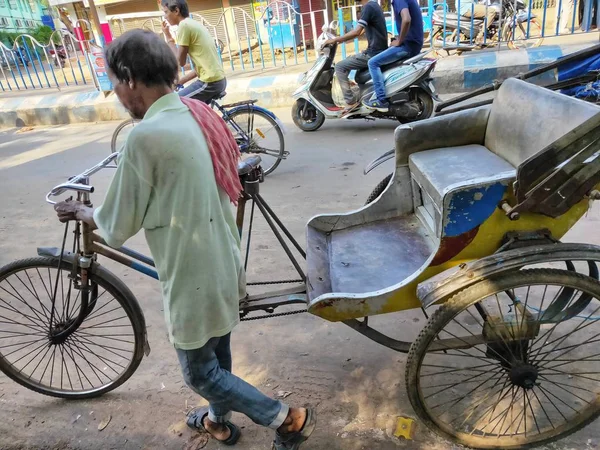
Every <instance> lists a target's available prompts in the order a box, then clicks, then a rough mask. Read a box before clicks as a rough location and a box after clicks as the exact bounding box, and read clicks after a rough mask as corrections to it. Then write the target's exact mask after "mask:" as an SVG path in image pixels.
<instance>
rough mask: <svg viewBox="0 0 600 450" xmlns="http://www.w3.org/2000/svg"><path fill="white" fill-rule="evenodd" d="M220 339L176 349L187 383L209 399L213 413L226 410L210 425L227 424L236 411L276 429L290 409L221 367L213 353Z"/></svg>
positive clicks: (284, 419) (286, 416)
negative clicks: (187, 348)
mask: <svg viewBox="0 0 600 450" xmlns="http://www.w3.org/2000/svg"><path fill="white" fill-rule="evenodd" d="M220 339H222V338H213V339H211V340H210V341H208V343H207V344H206V345H205V346H204V347H202V348H199V349H195V350H181V349H176V350H177V357H178V358H179V362H180V364H181V368H182V371H183V377H184V380H185V382H186V384H187V385H188V386H189V387H190V388H191V389H192V390H193V391H194V392H196V393H197V394H199V395H201V396H202V397H204V398H205V399H206V400H208V402H209V404H210V408H211V410H212V411H216V412H218V413H219V414H222V413H223V412H226V411H227V412H226V413H225V414H224V415H219V416H217V415H216V414H214V415H213V414H211V415H210V420H211V421H212V422H215V423H224V422H227V421H228V420H229V418H230V415H231V412H230V411H237V412H240V413H242V414H245V415H246V416H248V417H249V418H250V419H251V420H252V421H253V422H255V423H257V424H259V425H263V426H266V427H269V428H272V429H275V430H276V429H278V428H279V427H280V426H281V425H283V424H284V422H285V421H286V418H288V413H289V411H290V408H289V406H287V405H285V404H283V403H281V402H280V401H278V400H274V399H272V398H269V397H267V396H266V395H264V394H263V393H262V392H260V391H259V390H258V389H256V388H255V387H254V386H252V385H250V384H248V383H246V382H245V381H244V380H242V379H240V378H238V377H236V376H235V375H233V374H232V373H231V372H229V371H228V370H225V369H224V368H222V367H221V366H220V365H219V360H218V358H217V355H216V352H215V349H216V347H217V346H218V345H219V341H220ZM209 414H210V413H209Z"/></svg>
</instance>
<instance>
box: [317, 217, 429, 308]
mask: <svg viewBox="0 0 600 450" xmlns="http://www.w3.org/2000/svg"><path fill="white" fill-rule="evenodd" d="M307 240H308V243H309V248H310V249H311V252H310V261H309V264H308V267H309V271H310V270H311V268H317V267H318V268H319V269H318V272H319V273H321V275H320V276H316V277H311V278H310V280H311V281H310V283H311V286H310V290H311V292H312V294H311V297H314V296H318V295H321V294H322V293H327V292H349V293H352V294H364V293H367V292H373V291H378V290H380V289H385V288H387V287H389V286H391V285H393V284H396V283H397V282H398V280H403V279H405V278H407V277H409V276H410V275H412V274H413V273H414V272H416V271H418V270H419V268H420V267H421V266H422V265H423V264H424V263H425V261H426V260H427V258H429V256H430V255H431V253H432V252H433V251H434V249H435V247H434V241H433V239H432V238H431V235H430V233H429V232H428V230H427V229H426V228H425V227H423V225H422V224H421V222H420V221H419V219H418V218H417V217H416V216H415V215H412V214H411V215H408V216H404V217H396V218H393V219H387V220H379V221H376V222H372V223H367V224H364V225H360V226H355V227H350V228H345V229H341V230H339V231H333V232H331V233H323V232H320V231H319V230H316V229H314V228H309V230H308V236H307ZM309 273H310V272H309ZM324 275H325V276H324Z"/></svg>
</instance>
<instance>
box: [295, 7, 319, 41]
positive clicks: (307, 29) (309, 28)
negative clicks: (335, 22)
mask: <svg viewBox="0 0 600 450" xmlns="http://www.w3.org/2000/svg"><path fill="white" fill-rule="evenodd" d="M298 3H299V6H300V13H301V14H302V20H303V22H304V37H305V38H306V42H307V43H309V42H312V41H313V23H312V15H311V14H310V12H311V11H318V12H315V14H314V16H315V23H314V31H315V34H316V35H317V36H319V35H320V34H321V32H322V31H321V29H322V28H323V24H324V23H325V20H324V15H323V12H322V11H323V10H324V9H325V0H299V1H298ZM298 25H300V24H298ZM300 37H301V38H302V30H300Z"/></svg>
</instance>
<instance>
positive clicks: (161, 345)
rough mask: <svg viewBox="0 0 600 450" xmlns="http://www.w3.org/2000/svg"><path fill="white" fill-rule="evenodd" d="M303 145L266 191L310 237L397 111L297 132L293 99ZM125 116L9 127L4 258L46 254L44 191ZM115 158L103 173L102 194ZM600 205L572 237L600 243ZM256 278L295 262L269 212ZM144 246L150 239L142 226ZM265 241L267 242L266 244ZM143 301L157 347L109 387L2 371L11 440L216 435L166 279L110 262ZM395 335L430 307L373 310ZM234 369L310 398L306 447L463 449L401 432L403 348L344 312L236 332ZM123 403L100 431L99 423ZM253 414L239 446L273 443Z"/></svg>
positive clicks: (100, 445) (348, 201)
mask: <svg viewBox="0 0 600 450" xmlns="http://www.w3.org/2000/svg"><path fill="white" fill-rule="evenodd" d="M277 113H278V114H279V115H280V117H282V118H283V119H284V121H285V122H286V123H287V124H288V135H287V144H288V150H290V152H291V155H290V157H289V160H287V161H284V162H283V163H282V165H281V166H280V167H279V168H278V169H277V170H276V172H275V173H274V174H273V175H272V176H271V177H269V178H268V180H267V181H266V182H265V183H264V184H263V185H262V193H263V194H264V197H265V198H266V199H267V200H268V201H269V202H270V203H271V205H272V206H273V208H274V209H275V210H276V211H277V212H278V213H279V214H280V216H281V217H282V218H283V219H284V221H285V223H286V224H288V225H289V227H290V229H291V231H292V232H293V234H294V235H295V236H296V237H297V238H298V239H299V240H300V241H301V242H303V227H304V224H305V223H306V221H307V220H308V219H309V218H310V217H311V216H312V215H314V214H318V213H322V212H332V211H343V210H348V209H352V208H355V207H358V206H360V205H361V204H362V203H363V202H364V200H365V198H366V197H367V195H368V194H369V192H370V191H371V189H372V188H373V187H374V186H375V185H376V184H377V183H378V182H379V181H380V180H381V179H382V178H383V177H384V176H385V175H386V174H387V173H388V172H389V170H390V169H391V168H390V166H389V165H387V166H385V167H380V168H379V169H377V171H376V172H375V173H372V174H369V175H368V176H364V175H363V174H362V168H363V166H364V165H365V163H367V162H368V161H369V160H370V159H372V158H374V157H376V156H378V155H379V154H380V153H382V152H383V151H385V150H387V149H389V148H391V146H392V139H393V134H392V132H393V129H394V124H392V123H385V122H377V123H363V122H351V123H341V122H338V123H331V124H326V125H325V126H324V128H323V129H322V130H320V131H319V132H317V133H313V134H303V133H300V132H298V131H297V130H296V129H295V128H294V127H293V125H292V124H291V121H290V120H289V117H288V115H289V112H288V111H287V110H282V111H277ZM115 125H116V124H102V125H85V126H70V127H55V128H45V129H36V130H34V131H30V132H27V133H23V134H15V132H14V131H4V132H1V133H0V192H2V197H1V198H0V249H1V251H0V265H1V264H5V263H8V262H9V261H12V260H14V259H17V258H24V257H28V256H32V255H34V254H35V249H36V247H37V246H47V245H59V244H60V236H61V232H62V227H61V226H60V225H59V224H58V223H57V222H56V220H55V217H54V214H53V211H52V209H51V207H50V206H48V205H46V204H45V202H44V195H45V193H46V192H47V191H48V190H49V189H50V188H51V187H52V186H54V185H56V184H57V183H59V182H62V181H63V180H65V179H66V178H67V177H68V176H70V175H73V174H76V173H79V172H80V171H82V170H83V169H85V168H87V167H88V166H90V165H92V164H94V163H95V162H96V161H98V160H99V159H100V158H101V157H103V156H104V155H106V154H107V153H108V143H109V139H110V135H111V132H112V130H113V129H114V127H115ZM110 176H111V174H110V172H106V173H100V174H98V175H97V176H95V177H94V179H93V184H94V185H95V186H96V187H97V188H98V190H97V192H99V195H97V196H96V202H97V203H99V202H100V200H101V195H102V192H103V191H104V188H105V187H106V185H107V182H108V180H109V178H110ZM599 220H600V214H599V213H598V210H597V209H596V210H595V211H594V212H592V213H591V214H590V215H589V216H588V217H586V218H585V219H584V220H582V221H581V222H580V223H579V224H578V225H577V226H576V227H575V228H574V229H573V230H572V232H571V233H570V234H569V236H568V240H577V241H588V242H589V241H592V242H595V243H600V237H599V235H598V232H597V230H598V222H599ZM257 227H258V229H257V233H256V234H255V236H254V238H253V250H254V252H255V253H254V258H253V260H252V262H251V267H252V269H251V271H250V278H252V277H253V276H254V277H255V278H262V279H265V278H271V277H278V276H285V275H288V274H289V275H292V274H293V271H292V270H291V269H290V268H289V267H288V266H289V264H287V263H286V259H285V255H284V254H283V252H282V251H281V250H280V248H279V246H278V245H277V244H276V243H275V241H274V240H273V239H271V238H270V236H269V235H268V234H267V232H266V230H265V227H264V224H260V223H258V224H257ZM132 247H134V248H137V249H142V250H143V249H145V244H144V241H143V237H142V236H136V237H135V238H134V239H133V240H132ZM258 250H259V251H260V252H259V253H257V251H258ZM109 266H110V267H111V269H112V270H113V271H114V272H115V273H117V274H118V275H119V276H122V277H123V279H124V280H125V281H126V282H127V284H128V285H129V286H130V287H131V288H132V290H133V291H134V293H135V294H136V296H137V298H138V300H139V301H140V303H141V305H142V307H143V309H144V312H145V315H146V322H147V324H148V333H149V340H150V345H151V347H152V352H151V354H150V356H149V357H147V358H145V359H144V360H143V361H142V363H141V366H140V368H139V369H138V371H137V372H136V373H135V374H134V375H133V377H132V378H131V379H130V380H129V381H128V382H127V383H125V385H123V386H122V387H121V388H119V389H117V390H116V391H114V392H113V393H110V394H108V395H106V396H104V397H102V398H100V399H96V400H91V401H79V402H68V401H63V400H59V399H53V398H48V397H43V396H41V395H38V394H35V393H33V392H30V391H28V390H26V389H24V388H22V387H20V386H18V385H16V384H15V383H13V382H12V381H11V380H9V379H8V378H7V377H5V376H4V375H2V374H0V449H46V448H48V449H89V450H92V449H94V450H96V449H98V450H100V449H169V450H171V449H173V450H175V449H177V450H180V449H183V448H186V449H190V450H192V449H199V448H206V449H209V450H214V449H217V448H222V447H219V446H218V444H216V443H215V442H214V441H209V442H205V440H204V439H203V438H202V437H198V436H194V435H193V434H192V433H190V432H189V431H187V429H186V427H185V425H184V422H183V418H184V413H185V412H186V409H188V408H189V407H191V406H194V405H197V404H201V403H202V400H201V399H200V398H198V397H197V396H196V395H195V394H193V393H192V392H191V391H190V390H189V389H188V388H187V387H185V385H184V383H183V380H182V377H181V375H180V372H179V367H178V364H177V360H176V356H175V353H174V351H173V349H172V348H171V346H170V345H169V343H168V340H167V338H166V331H165V327H164V323H163V316H162V311H161V300H160V295H159V290H158V284H157V283H156V282H154V281H148V279H146V278H144V277H143V276H142V275H140V274H138V273H135V272H130V271H126V270H123V269H122V268H120V267H118V266H114V265H110V264H109ZM374 322H375V324H376V325H380V326H381V327H382V328H383V329H385V330H387V331H388V332H389V333H390V334H392V335H394V336H395V337H398V338H402V339H404V340H411V339H413V338H414V336H416V333H417V332H418V331H419V330H420V328H421V327H422V326H423V325H424V323H425V320H424V318H423V316H422V314H421V313H420V312H419V313H417V312H415V313H404V314H400V313H398V314H392V315H389V316H386V317H378V318H376V319H375V320H374ZM233 352H234V371H235V373H236V374H238V375H239V376H242V377H244V378H245V379H246V380H248V381H250V382H252V383H254V384H256V385H257V386H259V387H260V388H261V389H262V390H263V391H265V392H266V393H268V394H271V395H276V394H277V393H278V392H279V391H288V392H291V395H289V396H288V397H287V398H286V401H288V402H289V403H291V404H292V405H311V406H314V407H316V408H317V411H318V414H319V424H318V428H317V430H316V432H315V434H314V437H313V438H311V440H310V441H309V442H308V443H307V444H306V445H305V446H304V447H303V448H305V449H307V450H336V449H340V450H341V449H343V450H358V449H365V450H388V449H390V450H391V449H396V448H408V449H439V450H442V449H451V448H456V447H453V446H452V445H451V444H450V443H448V442H447V441H444V440H443V439H441V438H438V437H436V436H434V435H433V434H431V433H430V432H428V431H427V430H426V429H425V428H424V426H422V425H420V424H417V432H416V435H415V439H414V440H413V441H405V440H398V439H396V438H394V437H393V436H392V434H393V430H394V424H395V421H396V418H397V417H398V416H403V415H406V416H412V415H413V411H412V409H411V406H410V404H409V402H408V399H407V397H406V393H405V387H404V363H405V356H404V355H403V354H399V353H395V352H393V351H391V350H388V349H386V348H383V347H381V346H379V345H378V344H376V343H373V342H371V341H369V340H368V339H366V338H365V337H363V336H361V335H359V334H358V333H356V332H354V331H352V330H351V329H349V328H347V327H346V326H344V325H340V324H335V323H328V322H325V321H324V320H321V319H319V318H317V317H313V316H310V315H308V314H305V315H299V316H294V317H290V318H273V319H269V320H263V321H255V322H245V323H243V324H241V325H240V326H239V327H238V328H237V329H236V330H235V332H234V335H233ZM109 416H110V417H111V421H110V424H109V425H108V426H107V427H106V429H104V430H103V431H98V424H99V423H100V422H101V421H103V420H105V419H106V418H107V417H109ZM234 419H235V420H236V422H237V423H239V424H240V425H241V426H243V427H244V430H243V432H244V435H243V438H242V440H241V441H240V443H239V445H238V446H237V448H239V449H241V450H266V449H268V448H270V441H271V439H272V434H271V432H270V431H269V430H265V429H261V428H259V427H258V426H255V425H254V424H252V423H251V422H250V421H249V420H248V419H246V418H245V417H242V416H240V415H235V416H234ZM599 431H600V428H599V425H598V423H595V424H592V425H590V426H588V427H587V428H586V429H585V430H583V431H581V432H579V433H577V434H575V435H573V436H572V437H570V438H568V439H567V440H565V441H562V442H560V443H558V444H554V445H552V446H550V447H548V448H553V449H571V448H572V449H583V448H595V447H596V446H597V444H598V439H597V436H598V433H599Z"/></svg>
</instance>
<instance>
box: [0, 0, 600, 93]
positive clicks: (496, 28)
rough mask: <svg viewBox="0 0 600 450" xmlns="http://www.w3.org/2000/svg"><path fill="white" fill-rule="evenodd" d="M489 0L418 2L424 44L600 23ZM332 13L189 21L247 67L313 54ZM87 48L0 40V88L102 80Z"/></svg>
mask: <svg viewBox="0 0 600 450" xmlns="http://www.w3.org/2000/svg"><path fill="white" fill-rule="evenodd" d="M488 1H489V3H487V4H485V3H482V5H483V6H485V9H484V10H483V13H482V11H475V9H476V7H475V5H474V3H472V1H471V0H421V6H422V8H421V10H422V13H423V24H424V31H425V33H426V36H427V38H426V45H429V46H431V47H434V48H438V49H440V50H445V51H448V53H450V51H452V50H459V51H460V49H461V48H468V49H471V50H472V49H477V48H481V47H490V46H491V47H497V48H502V47H503V46H504V47H506V46H508V47H509V48H518V47H524V46H527V47H529V46H537V45H540V44H541V43H542V40H543V39H544V38H548V37H552V36H558V35H565V34H575V33H584V32H589V31H591V26H592V23H593V21H594V20H596V21H597V22H598V21H600V11H598V6H596V5H597V4H598V0H488ZM467 3H468V4H469V7H470V11H471V14H468V16H469V17H467V16H461V15H460V14H459V12H460V11H461V9H464V8H462V6H463V5H466V4H467ZM491 8H493V9H494V11H496V14H495V18H494V21H493V23H491V24H490V23H487V19H479V18H477V17H482V18H483V17H486V16H487V13H488V12H490V9H491ZM595 8H596V9H595ZM478 9H481V8H478ZM580 13H581V14H580ZM328 14H329V13H328V11H327V10H319V11H309V12H304V11H301V10H299V9H298V8H297V7H295V6H293V5H292V4H291V3H289V2H287V1H284V0H272V1H270V2H269V3H266V4H264V5H263V6H262V7H260V8H258V9H257V10H255V13H254V15H253V16H252V15H250V14H249V13H248V12H247V11H246V10H244V9H242V8H239V7H233V8H230V9H228V10H227V11H224V12H223V14H222V15H221V16H220V17H219V19H218V20H217V22H216V23H210V22H209V21H207V20H206V19H205V18H203V17H202V15H201V14H192V18H193V19H195V20H199V21H200V22H202V23H203V24H204V25H205V26H206V28H207V29H208V30H209V32H210V33H211V34H212V35H213V37H214V39H215V45H216V46H217V52H218V55H219V58H220V60H221V63H222V64H223V66H224V67H225V68H226V69H227V70H228V71H247V70H251V69H255V68H266V67H268V66H272V67H278V66H288V65H297V64H302V63H308V62H310V61H312V60H314V59H316V58H317V57H318V54H319V49H317V48H316V45H317V40H318V36H319V35H320V34H321V27H322V26H323V25H327V24H329V20H330V17H329V16H328ZM580 15H581V16H582V19H581V20H580ZM126 16H127V17H124V18H123V17H120V16H109V20H110V21H112V22H113V23H112V25H113V30H114V27H115V25H118V24H119V23H121V24H123V27H122V31H124V30H125V29H126V28H128V27H126V26H125V24H124V21H125V20H129V19H131V16H132V15H131V14H128V15H126ZM143 16H144V17H147V18H148V19H147V21H146V22H144V25H143V27H144V28H145V27H146V26H148V27H149V28H150V29H152V30H153V31H156V32H160V22H161V18H162V17H161V13H160V12H150V13H144V14H143ZM476 16H477V17H476ZM232 17H233V20H232ZM332 18H336V19H337V20H338V33H344V32H346V31H348V28H352V27H355V26H356V24H357V20H358V18H360V8H359V6H357V5H353V6H349V7H344V8H339V9H337V10H335V12H334V16H333V17H332ZM386 21H387V28H388V32H389V34H390V35H395V34H396V30H395V21H394V19H393V13H392V12H391V11H386ZM146 24H147V25H146ZM88 26H89V24H88ZM580 28H583V31H581V30H580ZM55 41H56V43H55ZM365 48H366V42H365V40H364V39H360V40H359V39H356V40H354V41H353V42H351V43H348V45H342V46H341V50H340V52H339V55H340V57H342V58H345V57H347V56H348V55H349V54H352V53H357V52H360V51H362V50H363V49H365ZM61 49H64V51H65V52H66V54H67V57H66V58H65V62H66V64H62V63H61V60H60V58H59V57H58V52H59V50H60V51H62V50H61ZM88 51H89V42H87V41H80V40H78V39H76V38H75V37H74V36H73V35H71V34H69V33H68V32H61V31H56V32H55V34H53V36H52V39H51V40H50V43H49V44H48V45H43V44H41V43H39V42H38V41H36V40H35V39H34V38H32V37H31V36H29V35H22V36H19V37H18V38H17V40H16V42H15V44H14V45H13V46H12V47H7V46H5V45H3V44H0V89H1V90H3V91H11V90H21V89H48V88H54V89H56V88H60V87H62V86H70V85H72V84H75V85H79V84H88V83H89V84H91V83H94V85H97V83H96V80H95V77H94V73H93V69H92V65H91V61H90V55H89V53H88ZM442 55H443V53H442Z"/></svg>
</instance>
